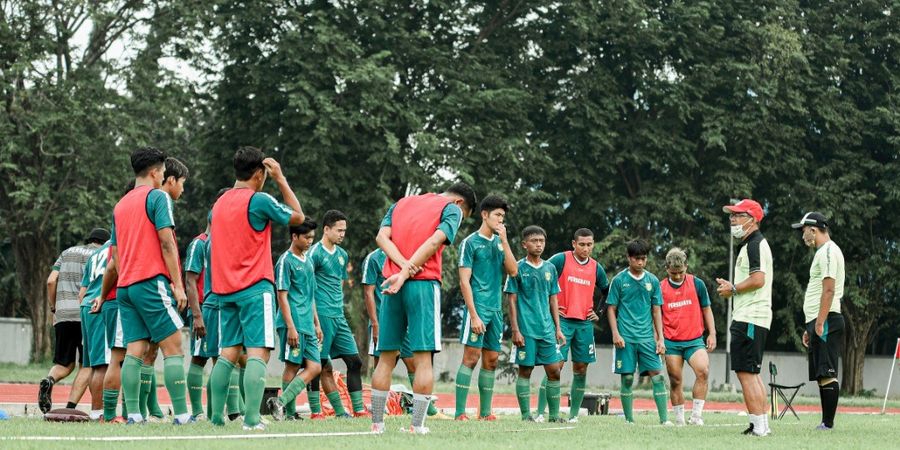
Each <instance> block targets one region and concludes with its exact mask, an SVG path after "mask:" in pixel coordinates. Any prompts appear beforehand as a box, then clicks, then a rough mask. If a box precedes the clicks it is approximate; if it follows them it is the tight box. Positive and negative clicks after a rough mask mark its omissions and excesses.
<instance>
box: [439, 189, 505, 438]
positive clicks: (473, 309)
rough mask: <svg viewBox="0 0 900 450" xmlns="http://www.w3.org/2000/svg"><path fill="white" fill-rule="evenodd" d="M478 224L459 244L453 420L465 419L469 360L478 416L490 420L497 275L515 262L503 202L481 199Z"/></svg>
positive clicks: (498, 321)
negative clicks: (460, 308)
mask: <svg viewBox="0 0 900 450" xmlns="http://www.w3.org/2000/svg"><path fill="white" fill-rule="evenodd" d="M480 209H481V227H479V228H478V230H477V231H476V232H474V233H472V234H470V235H469V236H468V237H467V238H466V239H465V240H464V241H463V242H462V245H461V246H460V247H461V248H460V253H459V289H460V292H461V293H462V296H463V300H465V302H466V309H465V312H464V313H463V323H462V329H461V330H460V342H461V343H462V344H465V350H464V351H463V358H462V363H461V364H460V365H459V370H458V371H457V372H456V414H455V416H454V417H455V418H456V420H469V417H468V416H467V415H466V400H467V399H468V397H469V383H470V382H471V380H472V371H473V370H475V364H477V363H478V360H479V358H480V359H481V370H480V371H479V372H478V395H479V400H480V401H479V408H478V419H479V420H488V421H493V420H497V417H496V416H494V415H493V414H492V413H491V399H492V398H493V396H494V370H495V369H497V358H498V357H499V355H500V338H501V337H502V336H503V308H502V300H503V292H502V288H503V274H504V273H506V274H507V275H509V276H511V277H515V276H516V274H517V273H518V270H519V269H518V265H517V264H516V258H515V256H513V252H512V250H511V249H510V247H509V241H508V240H507V238H506V225H504V224H503V221H504V219H505V218H506V213H507V212H508V211H509V204H507V203H506V200H504V199H503V198H501V197H499V196H496V195H488V196H487V197H485V198H484V200H482V201H481V207H480Z"/></svg>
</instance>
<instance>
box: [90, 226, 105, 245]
mask: <svg viewBox="0 0 900 450" xmlns="http://www.w3.org/2000/svg"><path fill="white" fill-rule="evenodd" d="M85 240H86V241H87V242H99V243H101V244H102V243H104V242H106V241H108V240H109V231H107V230H106V229H105V228H94V229H93V230H91V234H88V236H87V239H85Z"/></svg>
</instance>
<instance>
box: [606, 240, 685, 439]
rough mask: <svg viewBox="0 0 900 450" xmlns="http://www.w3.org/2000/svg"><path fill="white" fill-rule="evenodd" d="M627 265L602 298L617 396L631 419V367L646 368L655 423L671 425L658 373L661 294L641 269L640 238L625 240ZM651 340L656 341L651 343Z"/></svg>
mask: <svg viewBox="0 0 900 450" xmlns="http://www.w3.org/2000/svg"><path fill="white" fill-rule="evenodd" d="M627 252H628V268H627V269H624V270H622V271H621V272H619V273H618V274H617V275H616V276H615V277H614V278H613V280H612V284H611V285H610V287H609V297H607V299H606V305H607V310H608V314H609V316H608V319H609V328H610V329H611V330H612V341H613V346H614V347H615V349H614V353H613V371H614V372H615V373H617V374H619V375H621V376H622V386H621V388H620V389H621V398H622V409H623V410H624V412H625V420H626V421H628V422H631V423H634V409H633V405H634V396H633V394H632V391H631V388H632V384H634V371H635V369H638V368H640V372H642V373H643V372H647V374H648V375H650V381H651V382H652V384H653V400H654V401H655V402H656V411H657V412H658V413H659V423H661V424H664V425H672V422H669V417H668V406H667V403H668V399H667V398H666V397H667V394H666V379H665V377H663V376H662V374H660V372H661V371H662V362H661V361H660V356H659V355H662V354H665V352H666V346H665V343H664V341H663V330H662V313H661V311H660V310H661V306H662V303H663V300H662V294H661V292H660V287H659V279H658V278H656V276H655V275H653V274H652V273H650V272H647V271H646V270H644V267H645V266H646V265H647V255H648V254H649V253H650V244H648V243H647V242H646V241H643V240H640V239H638V240H633V241H631V242H629V243H628V246H627ZM654 340H655V341H656V342H655V343H654Z"/></svg>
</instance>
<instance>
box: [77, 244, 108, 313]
mask: <svg viewBox="0 0 900 450" xmlns="http://www.w3.org/2000/svg"><path fill="white" fill-rule="evenodd" d="M110 245H111V243H110V241H106V243H105V244H103V246H101V247H100V248H98V249H97V251H95V252H94V253H91V256H88V260H87V262H86V263H85V264H84V271H83V274H82V277H81V287H83V288H85V289H87V290H86V291H85V292H84V299H83V300H82V301H81V306H90V305H91V302H92V301H94V299H95V298H97V297H99V296H100V291H101V290H102V288H103V273H104V272H106V263H107V262H108V260H109V246H110Z"/></svg>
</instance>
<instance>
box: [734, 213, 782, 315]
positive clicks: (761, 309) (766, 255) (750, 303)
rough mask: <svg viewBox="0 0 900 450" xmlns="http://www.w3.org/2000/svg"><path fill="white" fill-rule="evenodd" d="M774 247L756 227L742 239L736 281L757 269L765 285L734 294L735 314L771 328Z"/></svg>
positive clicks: (748, 276)
mask: <svg viewBox="0 0 900 450" xmlns="http://www.w3.org/2000/svg"><path fill="white" fill-rule="evenodd" d="M772 270H773V269H772V250H771V249H770V248H769V243H768V242H767V241H766V238H764V237H763V235H762V233H761V232H759V231H758V230H757V231H754V232H753V233H751V234H750V236H747V238H746V239H744V241H743V242H742V243H741V249H740V251H739V252H738V257H737V261H735V264H734V284H736V285H737V284H740V283H741V282H743V281H744V280H746V279H747V278H750V275H752V274H754V273H756V272H762V273H763V274H765V283H764V284H763V287H761V288H759V289H754V290H752V291H744V292H741V293H738V294H735V296H734V312H733V313H732V318H733V320H735V321H736V322H746V323H752V324H754V325H756V326H760V327H763V328H765V329H769V327H770V326H771V325H772V278H773V277H772V274H773V272H772Z"/></svg>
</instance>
